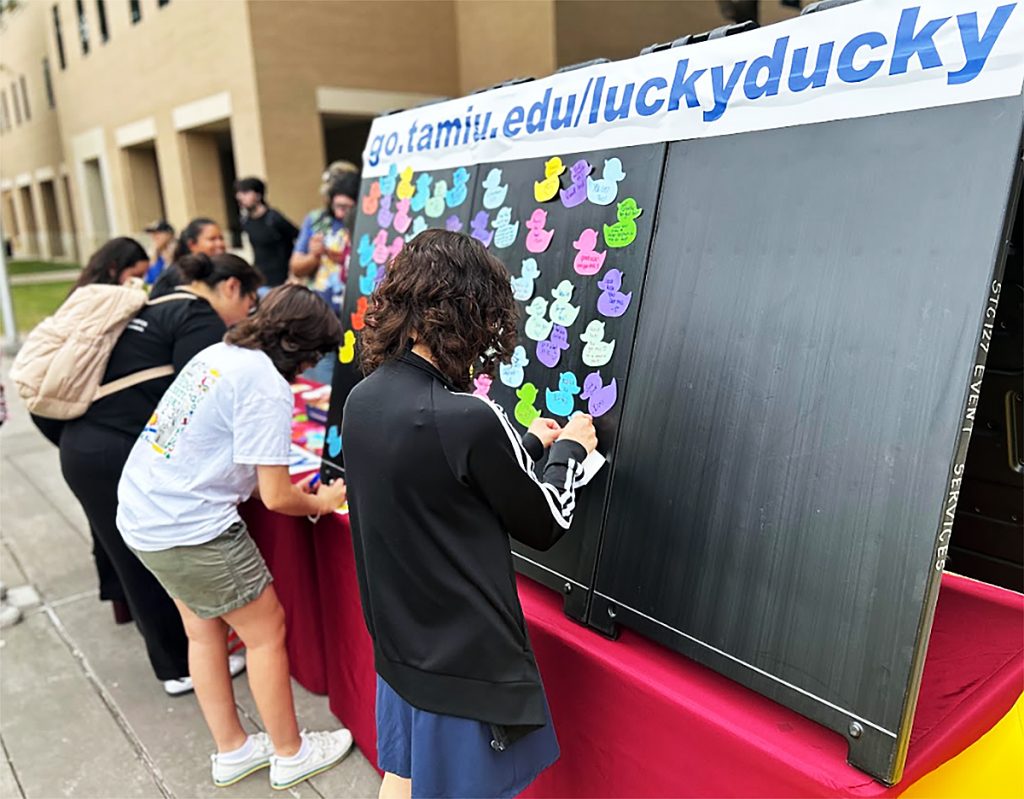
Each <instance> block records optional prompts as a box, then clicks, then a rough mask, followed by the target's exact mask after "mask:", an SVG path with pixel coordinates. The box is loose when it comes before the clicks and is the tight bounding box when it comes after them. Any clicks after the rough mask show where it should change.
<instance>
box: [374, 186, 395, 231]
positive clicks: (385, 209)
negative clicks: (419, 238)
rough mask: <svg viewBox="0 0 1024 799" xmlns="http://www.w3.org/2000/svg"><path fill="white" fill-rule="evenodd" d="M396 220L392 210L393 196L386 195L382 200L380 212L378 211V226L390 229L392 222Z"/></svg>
mask: <svg viewBox="0 0 1024 799" xmlns="http://www.w3.org/2000/svg"><path fill="white" fill-rule="evenodd" d="M394 218H395V214H394V211H392V210H391V195H390V194H385V195H383V196H382V197H381V198H380V210H379V211H377V224H378V225H380V226H381V227H390V225H391V221H392V220H393V219H394Z"/></svg>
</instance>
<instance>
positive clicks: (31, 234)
mask: <svg viewBox="0 0 1024 799" xmlns="http://www.w3.org/2000/svg"><path fill="white" fill-rule="evenodd" d="M18 196H19V199H20V200H21V218H22V223H23V224H22V234H23V238H22V247H23V249H24V251H25V254H26V255H36V256H38V255H39V223H38V221H37V220H36V206H35V203H34V202H33V201H32V187H31V186H22V187H21V188H19V189H18Z"/></svg>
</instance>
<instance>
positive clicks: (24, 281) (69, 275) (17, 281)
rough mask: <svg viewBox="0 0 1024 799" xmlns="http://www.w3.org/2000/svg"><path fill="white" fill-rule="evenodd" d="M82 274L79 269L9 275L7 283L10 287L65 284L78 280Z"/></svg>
mask: <svg viewBox="0 0 1024 799" xmlns="http://www.w3.org/2000/svg"><path fill="white" fill-rule="evenodd" d="M80 274H82V270H81V269H54V270H53V271H50V272H29V273H26V274H22V275H9V276H8V281H9V282H10V284H11V285H12V286H34V285H37V284H39V283H66V282H68V281H69V280H78V276H79V275H80Z"/></svg>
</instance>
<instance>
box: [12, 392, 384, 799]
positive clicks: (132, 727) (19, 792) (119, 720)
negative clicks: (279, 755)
mask: <svg viewBox="0 0 1024 799" xmlns="http://www.w3.org/2000/svg"><path fill="white" fill-rule="evenodd" d="M7 398H8V405H9V409H10V416H11V418H9V419H8V421H7V423H5V424H4V425H3V427H2V428H0V579H2V580H3V582H4V583H6V584H7V585H8V586H9V587H14V586H21V585H25V584H31V585H33V586H34V587H35V588H36V589H37V591H38V592H39V595H40V598H41V604H40V605H39V606H38V607H36V608H35V609H30V610H28V611H26V616H25V618H24V620H23V621H22V622H21V623H19V624H17V625H15V626H14V627H10V628H8V629H5V630H2V631H0V744H2V752H3V757H2V759H0V797H3V798H4V799H6V798H7V797H12V799H13V798H15V797H25V798H26V799H53V797H82V799H108V797H118V798H120V797H162V798H164V799H172V798H175V799H177V798H181V799H185V798H186V797H188V798H191V797H223V799H240V798H241V797H253V798H254V799H256V798H262V797H271V796H274V797H280V796H287V795H289V794H290V795H291V796H293V797H304V798H305V797H338V798H339V799H344V798H345V797H373V796H376V794H377V790H378V788H379V785H380V780H379V778H378V776H377V773H376V772H375V771H374V770H373V768H372V767H371V766H370V764H369V763H368V762H367V760H366V759H365V758H364V757H363V756H362V754H361V753H359V752H358V751H357V750H355V749H353V751H352V753H351V754H350V755H349V756H348V757H347V758H346V759H345V761H344V762H342V763H341V764H340V765H339V766H337V767H336V768H334V769H333V770H331V771H329V772H327V773H325V774H323V775H320V776H318V777H316V778H314V779H313V780H311V781H309V782H307V783H303V784H301V785H299V786H298V787H296V788H294V789H292V790H290V791H287V792H278V791H273V790H271V788H270V786H269V782H268V779H267V773H266V771H263V772H260V773H257V774H254V775H253V776H251V777H248V778H246V779H245V780H243V781H242V782H240V783H238V784H237V785H234V786H231V787H229V788H216V787H214V785H213V784H212V782H210V760H209V756H210V752H211V751H212V744H211V742H210V740H209V735H208V733H207V732H206V728H205V726H204V725H203V722H202V718H201V716H200V714H199V708H198V706H197V705H196V701H195V698H194V696H192V695H187V696H184V697H179V698H171V697H168V696H167V695H166V694H164V692H163V689H162V687H161V686H160V684H159V683H158V682H157V681H156V678H155V677H154V676H153V673H152V671H151V670H150V668H149V664H148V661H147V660H146V656H145V651H144V648H143V645H142V639H141V637H140V636H139V634H138V632H137V631H136V630H135V628H134V626H133V625H124V626H116V625H115V624H114V621H113V617H112V614H111V611H110V608H109V606H108V605H107V604H106V603H100V602H99V600H98V599H97V591H96V575H95V569H94V566H93V563H92V557H91V554H90V550H91V542H90V539H89V530H88V526H87V525H86V521H85V517H84V515H83V513H82V511H81V508H80V507H79V506H78V503H77V502H76V501H75V499H74V497H73V496H72V494H71V493H70V491H69V490H68V489H67V487H66V486H65V485H64V481H63V479H62V477H61V474H60V466H59V463H58V458H57V452H56V450H55V449H54V448H53V447H52V446H51V445H50V444H49V443H48V442H47V441H46V440H45V439H44V438H43V437H42V436H41V435H40V434H39V433H38V432H37V431H36V430H35V428H34V427H33V426H32V423H31V421H30V420H29V419H28V414H27V413H26V412H25V410H24V408H23V406H22V405H21V403H20V402H19V401H18V399H17V397H16V396H12V394H11V391H10V386H9V385H8V392H7ZM294 688H295V700H296V706H297V709H298V714H299V723H300V724H301V725H303V726H305V727H308V728H309V729H329V728H332V727H335V726H337V724H338V722H337V720H336V719H335V718H334V716H333V715H332V714H331V712H330V710H329V709H328V707H327V699H326V697H320V696H315V695H313V694H310V693H309V692H307V691H305V690H304V689H303V688H301V687H300V686H299V685H297V684H295V686H294ZM235 693H236V697H237V704H238V707H239V709H240V711H241V713H242V714H243V718H244V719H245V723H246V725H247V727H248V728H250V729H252V730H255V729H258V728H260V722H259V716H258V715H257V713H256V710H255V703H254V702H253V699H252V694H251V693H250V691H249V686H248V681H247V680H246V679H245V677H244V676H241V677H238V678H237V679H236V680H235Z"/></svg>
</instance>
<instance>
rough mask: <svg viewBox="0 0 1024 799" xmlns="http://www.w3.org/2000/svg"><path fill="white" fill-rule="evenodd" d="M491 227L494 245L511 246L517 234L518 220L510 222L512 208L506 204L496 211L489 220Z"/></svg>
mask: <svg viewBox="0 0 1024 799" xmlns="http://www.w3.org/2000/svg"><path fill="white" fill-rule="evenodd" d="M491 227H492V228H494V246H495V247H500V248H502V249H504V248H505V247H511V246H512V245H513V244H514V243H515V240H516V236H518V235H519V222H518V221H517V222H515V223H513V222H512V209H511V208H509V207H508V206H507V205H506V206H505V207H504V208H502V209H501V210H500V211H498V215H497V216H496V217H495V218H494V221H493V222H491Z"/></svg>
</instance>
